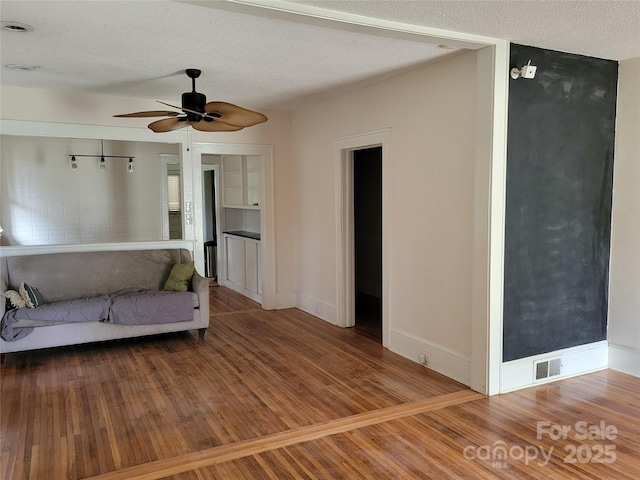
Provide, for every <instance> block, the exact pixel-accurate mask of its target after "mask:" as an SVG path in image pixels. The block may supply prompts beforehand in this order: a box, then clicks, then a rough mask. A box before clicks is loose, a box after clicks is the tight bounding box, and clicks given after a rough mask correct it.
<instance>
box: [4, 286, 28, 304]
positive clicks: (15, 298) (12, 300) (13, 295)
mask: <svg viewBox="0 0 640 480" xmlns="http://www.w3.org/2000/svg"><path fill="white" fill-rule="evenodd" d="M4 296H5V298H6V299H7V301H8V302H9V306H10V307H11V308H23V307H26V306H27V304H26V303H25V301H24V300H23V299H22V296H21V295H20V294H19V293H18V292H16V291H15V290H7V291H6V292H4Z"/></svg>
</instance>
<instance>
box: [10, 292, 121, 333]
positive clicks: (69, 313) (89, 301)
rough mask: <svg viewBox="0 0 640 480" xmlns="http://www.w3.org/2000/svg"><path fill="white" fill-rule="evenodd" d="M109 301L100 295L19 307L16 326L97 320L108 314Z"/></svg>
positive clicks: (103, 318) (104, 317)
mask: <svg viewBox="0 0 640 480" xmlns="http://www.w3.org/2000/svg"><path fill="white" fill-rule="evenodd" d="M109 303H110V302H109V297H108V296H106V295H101V296H98V297H90V298H77V299H75V300H63V301H60V302H52V303H47V304H45V305H41V306H39V307H38V308H21V309H19V310H17V311H16V313H15V319H16V320H17V321H18V322H19V323H18V325H16V326H40V325H51V323H52V322H57V323H77V322H98V321H100V320H105V319H106V318H107V317H108V316H109ZM42 322H45V323H42ZM36 324H37V325H36Z"/></svg>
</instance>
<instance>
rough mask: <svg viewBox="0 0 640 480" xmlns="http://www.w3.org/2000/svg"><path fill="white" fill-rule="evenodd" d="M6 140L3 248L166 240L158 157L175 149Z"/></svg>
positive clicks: (0, 214) (1, 184) (1, 188)
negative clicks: (73, 167)
mask: <svg viewBox="0 0 640 480" xmlns="http://www.w3.org/2000/svg"><path fill="white" fill-rule="evenodd" d="M101 153H102V147H101V144H100V140H84V139H67V138H50V137H22V136H8V135H3V136H2V157H1V161H0V168H1V170H2V174H1V176H0V177H1V181H0V200H1V202H2V208H1V210H0V223H1V224H2V225H3V228H4V230H5V234H4V235H3V244H4V245H60V244H81V243H82V244H87V243H113V242H135V241H155V240H162V215H163V211H162V204H161V184H160V182H161V177H160V162H159V161H158V156H159V154H160V153H174V154H175V153H178V149H177V146H176V145H169V144H151V143H134V142H113V141H107V142H104V154H105V155H131V156H133V157H135V159H134V165H135V168H134V172H132V173H128V171H127V163H128V162H127V159H120V158H107V159H106V168H105V171H104V172H102V171H100V170H99V168H98V163H99V159H98V158H92V157H76V158H77V165H78V169H77V170H76V171H72V170H71V168H70V161H69V155H71V154H77V155H100V154H101Z"/></svg>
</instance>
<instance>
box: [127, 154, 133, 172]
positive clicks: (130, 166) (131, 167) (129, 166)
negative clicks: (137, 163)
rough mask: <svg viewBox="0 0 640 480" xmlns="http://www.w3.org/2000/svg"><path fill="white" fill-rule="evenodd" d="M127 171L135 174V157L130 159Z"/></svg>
mask: <svg viewBox="0 0 640 480" xmlns="http://www.w3.org/2000/svg"><path fill="white" fill-rule="evenodd" d="M127 170H128V172H129V173H133V157H129V163H128V164H127Z"/></svg>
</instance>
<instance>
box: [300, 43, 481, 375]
mask: <svg viewBox="0 0 640 480" xmlns="http://www.w3.org/2000/svg"><path fill="white" fill-rule="evenodd" d="M475 72H476V54H475V52H467V53H464V54H462V55H458V56H455V57H452V58H449V59H446V60H443V61H441V62H438V63H435V64H432V65H429V66H426V67H424V68H421V69H420V70H417V71H414V72H411V73H409V74H405V75H403V76H401V77H397V78H395V79H392V80H389V81H386V82H383V83H380V84H377V85H373V86H371V87H368V88H365V89H362V90H358V91H356V92H353V93H350V94H347V95H344V96H341V97H338V98H335V99H332V100H328V101H324V102H321V103H318V104H315V105H312V106H310V107H308V108H305V109H301V110H299V111H297V112H295V113H294V117H293V137H292V138H293V142H294V144H293V158H294V175H295V177H294V183H295V186H296V197H295V200H296V248H297V258H298V265H297V269H296V271H297V278H298V293H299V295H300V297H301V298H303V299H304V303H305V304H309V301H310V300H311V303H313V302H315V304H316V305H318V306H319V307H318V308H317V310H316V312H312V313H314V314H316V313H317V312H318V311H319V314H320V316H323V317H324V318H325V319H326V320H328V321H332V322H335V321H336V319H335V318H332V312H335V311H336V301H337V299H336V289H335V284H336V275H337V272H336V251H337V245H336V222H337V219H336V212H335V197H336V191H335V176H336V172H335V171H334V166H335V165H336V162H335V159H334V145H335V141H336V139H337V138H340V137H344V136H347V135H355V134H363V133H367V132H373V131H377V130H381V129H385V128H391V134H390V143H391V152H392V153H391V177H392V178H391V182H390V184H391V191H390V192H386V195H388V198H389V202H390V224H391V225H390V229H389V231H385V232H384V235H385V240H384V242H385V248H390V251H389V252H388V253H389V255H390V265H391V266H390V271H387V272H383V275H385V276H387V280H388V285H389V298H388V299H387V300H388V305H389V308H390V310H389V315H388V317H389V318H388V322H389V324H388V325H389V330H390V344H389V345H388V346H389V348H390V349H392V350H394V351H397V352H399V353H401V354H404V355H406V356H408V357H410V358H412V359H414V360H417V358H413V356H414V354H413V353H412V352H414V351H415V348H416V347H415V346H416V345H418V348H421V349H422V351H432V352H433V355H434V358H440V359H441V361H440V364H439V365H438V364H434V365H431V366H433V367H434V368H435V369H436V370H438V369H440V370H442V371H447V369H449V370H448V371H447V372H446V373H448V374H450V375H452V376H454V377H457V378H458V379H460V380H461V381H466V382H468V381H469V378H468V372H465V373H464V374H463V377H465V378H461V376H460V375H459V374H454V372H452V371H451V370H450V368H451V363H456V362H457V363H458V364H460V363H462V364H464V365H466V366H467V367H468V364H469V359H470V356H471V300H472V299H471V287H472V285H471V279H472V253H473V252H472V247H473V207H474V205H473V200H474V139H475V101H476V98H475V92H476V75H475ZM449 361H451V362H450V363H449V365H447V363H448V362H449ZM436 363H437V361H436Z"/></svg>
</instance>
